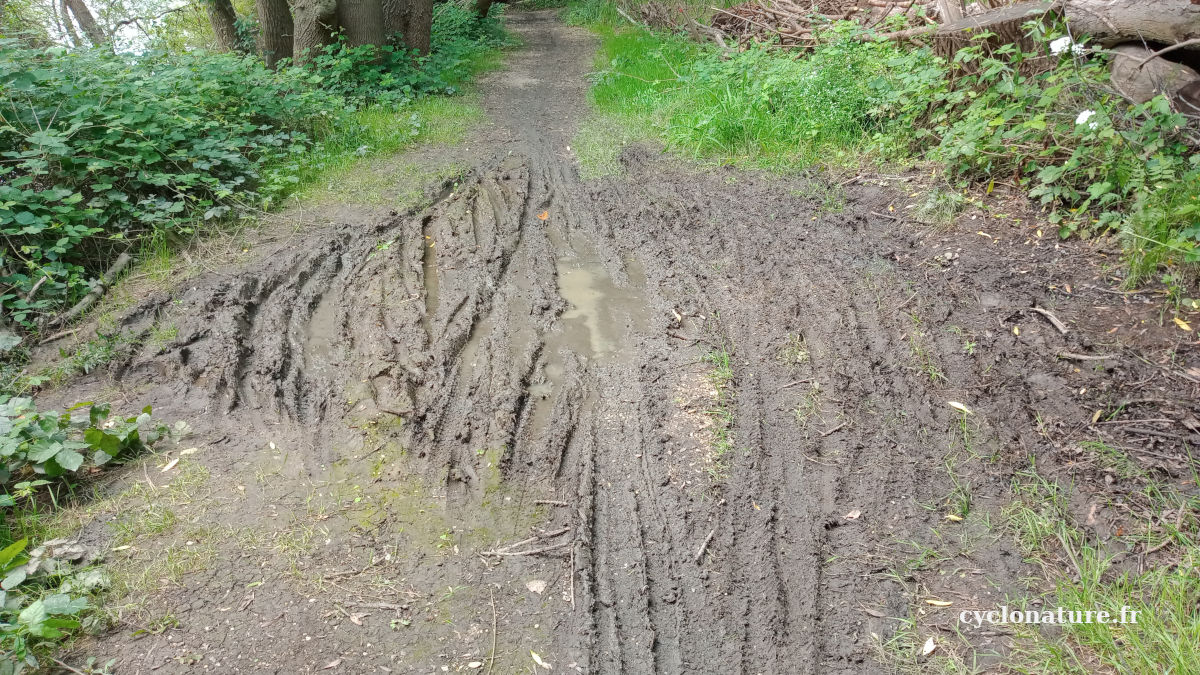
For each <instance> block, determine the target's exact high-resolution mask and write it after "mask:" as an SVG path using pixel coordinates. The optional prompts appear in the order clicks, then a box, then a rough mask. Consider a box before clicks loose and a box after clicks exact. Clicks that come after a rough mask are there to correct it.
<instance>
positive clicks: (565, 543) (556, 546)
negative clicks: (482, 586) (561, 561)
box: [483, 540, 575, 556]
mask: <svg viewBox="0 0 1200 675" xmlns="http://www.w3.org/2000/svg"><path fill="white" fill-rule="evenodd" d="M574 543H575V541H574V540H567V541H562V542H559V543H557V544H551V545H549V546H543V547H541V548H535V549H530V550H528V551H484V552H483V555H497V556H501V555H511V556H518V555H537V554H539V553H546V552H547V551H553V550H556V549H560V548H564V547H567V546H570V545H572V544H574Z"/></svg>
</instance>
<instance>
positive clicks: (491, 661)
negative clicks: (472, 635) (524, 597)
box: [487, 591, 496, 675]
mask: <svg viewBox="0 0 1200 675" xmlns="http://www.w3.org/2000/svg"><path fill="white" fill-rule="evenodd" d="M488 595H489V596H490V597H489V602H490V603H491V605H492V653H491V655H490V656H488V669H487V671H488V675H491V673H492V666H493V665H494V664H495V663H496V592H495V591H489V592H488Z"/></svg>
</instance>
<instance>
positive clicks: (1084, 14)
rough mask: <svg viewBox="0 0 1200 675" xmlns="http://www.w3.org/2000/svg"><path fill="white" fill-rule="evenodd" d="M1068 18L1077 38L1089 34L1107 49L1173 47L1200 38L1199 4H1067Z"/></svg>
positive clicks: (1182, 0)
mask: <svg viewBox="0 0 1200 675" xmlns="http://www.w3.org/2000/svg"><path fill="white" fill-rule="evenodd" d="M1066 15H1067V23H1068V25H1069V26H1070V27H1071V33H1072V34H1073V35H1076V36H1079V37H1082V36H1083V35H1085V34H1086V35H1088V36H1090V37H1091V39H1092V40H1094V41H1096V42H1098V43H1100V44H1101V45H1103V46H1106V47H1109V46H1112V45H1114V44H1118V43H1121V42H1141V41H1142V40H1145V41H1146V42H1159V43H1163V44H1167V45H1171V44H1175V43H1177V42H1183V41H1184V40H1190V39H1193V38H1198V37H1200V3H1197V2H1195V0H1153V1H1152V2H1149V1H1147V0H1066ZM1196 48H1200V45H1194V46H1192V49H1196Z"/></svg>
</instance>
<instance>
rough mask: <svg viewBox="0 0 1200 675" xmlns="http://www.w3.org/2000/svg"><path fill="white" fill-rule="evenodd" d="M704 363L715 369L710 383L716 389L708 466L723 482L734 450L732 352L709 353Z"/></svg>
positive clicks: (713, 475)
mask: <svg viewBox="0 0 1200 675" xmlns="http://www.w3.org/2000/svg"><path fill="white" fill-rule="evenodd" d="M704 361H705V363H707V364H709V365H710V366H711V367H712V370H710V371H709V373H708V381H709V384H711V385H712V386H713V402H712V406H711V407H709V409H708V410H707V411H706V413H707V414H708V416H709V418H711V419H712V421H713V425H712V434H713V437H712V443H711V447H710V448H709V453H708V455H707V456H706V458H705V464H706V465H707V468H708V473H709V475H710V476H711V477H712V479H713V480H714V481H721V480H724V479H725V477H726V476H727V475H728V472H729V460H728V455H729V453H730V452H731V451H732V450H733V447H734V436H733V422H734V417H733V398H734V394H733V390H732V389H733V360H732V355H731V353H730V352H729V349H728V348H726V347H724V346H722V347H719V348H716V349H713V350H712V351H710V352H709V353H708V354H706V355H705V356H704Z"/></svg>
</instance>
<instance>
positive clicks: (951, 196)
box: [916, 187, 967, 225]
mask: <svg viewBox="0 0 1200 675" xmlns="http://www.w3.org/2000/svg"><path fill="white" fill-rule="evenodd" d="M966 206H967V198H966V197H964V196H963V195H962V193H960V192H955V191H954V190H948V189H945V188H941V187H932V188H930V189H929V192H927V193H926V194H925V199H924V200H922V201H921V203H920V204H919V205H918V206H917V209H916V211H917V217H918V218H920V219H921V220H924V221H927V222H930V223H934V224H937V225H950V224H952V223H954V217H955V216H957V215H958V214H960V213H962V211H963V209H965V208H966Z"/></svg>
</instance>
